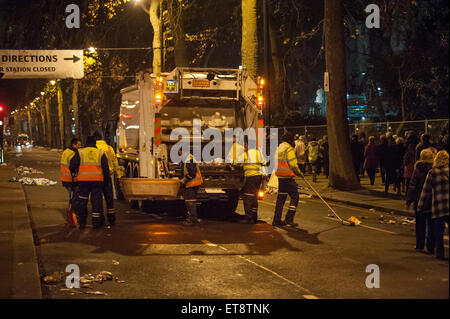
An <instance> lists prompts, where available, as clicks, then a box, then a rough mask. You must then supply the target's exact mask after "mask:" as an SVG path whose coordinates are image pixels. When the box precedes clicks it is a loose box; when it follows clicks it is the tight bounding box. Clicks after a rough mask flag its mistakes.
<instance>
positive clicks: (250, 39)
mask: <svg viewBox="0 0 450 319" xmlns="http://www.w3.org/2000/svg"><path fill="white" fill-rule="evenodd" d="M257 31H258V29H257V18H256V0H242V45H241V51H242V67H245V68H247V72H248V75H249V76H250V77H251V78H252V79H253V80H254V81H256V75H257V74H258V36H257Z"/></svg>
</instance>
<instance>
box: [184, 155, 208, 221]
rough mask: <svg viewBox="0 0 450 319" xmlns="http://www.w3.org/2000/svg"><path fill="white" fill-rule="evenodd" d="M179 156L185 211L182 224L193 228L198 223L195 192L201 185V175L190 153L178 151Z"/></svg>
mask: <svg viewBox="0 0 450 319" xmlns="http://www.w3.org/2000/svg"><path fill="white" fill-rule="evenodd" d="M178 155H179V156H181V158H182V160H181V162H180V166H181V171H182V173H181V174H182V175H181V179H182V181H181V183H182V192H183V198H184V202H185V205H186V209H187V214H188V216H187V219H186V221H185V222H184V223H183V224H184V225H185V226H193V225H195V224H197V223H198V218H197V192H198V190H199V188H200V186H201V185H202V184H203V178H202V173H201V172H200V168H199V165H198V163H197V161H196V160H195V158H194V156H193V155H192V154H191V153H187V154H183V152H182V149H179V150H178Z"/></svg>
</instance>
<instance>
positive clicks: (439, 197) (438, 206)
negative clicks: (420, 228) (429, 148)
mask: <svg viewBox="0 0 450 319" xmlns="http://www.w3.org/2000/svg"><path fill="white" fill-rule="evenodd" d="M448 175H449V174H448V153H447V152H446V151H439V152H438V153H437V154H436V157H435V158H434V160H433V168H432V169H431V170H430V171H429V172H428V175H427V177H426V179H425V183H424V185H423V189H422V193H421V194H420V199H419V203H418V205H417V210H418V211H420V212H423V211H424V209H425V208H426V203H427V202H428V201H430V200H431V219H432V223H433V241H434V245H435V251H436V258H438V259H441V260H444V259H445V253H444V231H445V224H447V225H448V221H449V203H448V201H449V182H448V177H449V176H448Z"/></svg>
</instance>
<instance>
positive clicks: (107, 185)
mask: <svg viewBox="0 0 450 319" xmlns="http://www.w3.org/2000/svg"><path fill="white" fill-rule="evenodd" d="M112 180H113V179H112V178H110V179H109V180H108V181H107V182H103V187H102V192H103V196H104V197H105V201H106V209H107V215H106V216H107V218H108V222H109V224H110V225H114V224H115V222H116V212H115V210H114V192H113V185H112Z"/></svg>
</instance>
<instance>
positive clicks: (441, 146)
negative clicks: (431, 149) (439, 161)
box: [437, 133, 449, 153]
mask: <svg viewBox="0 0 450 319" xmlns="http://www.w3.org/2000/svg"><path fill="white" fill-rule="evenodd" d="M437 150H438V151H446V152H447V153H448V152H449V150H448V133H442V135H441V137H440V139H439V143H438V145H437Z"/></svg>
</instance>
